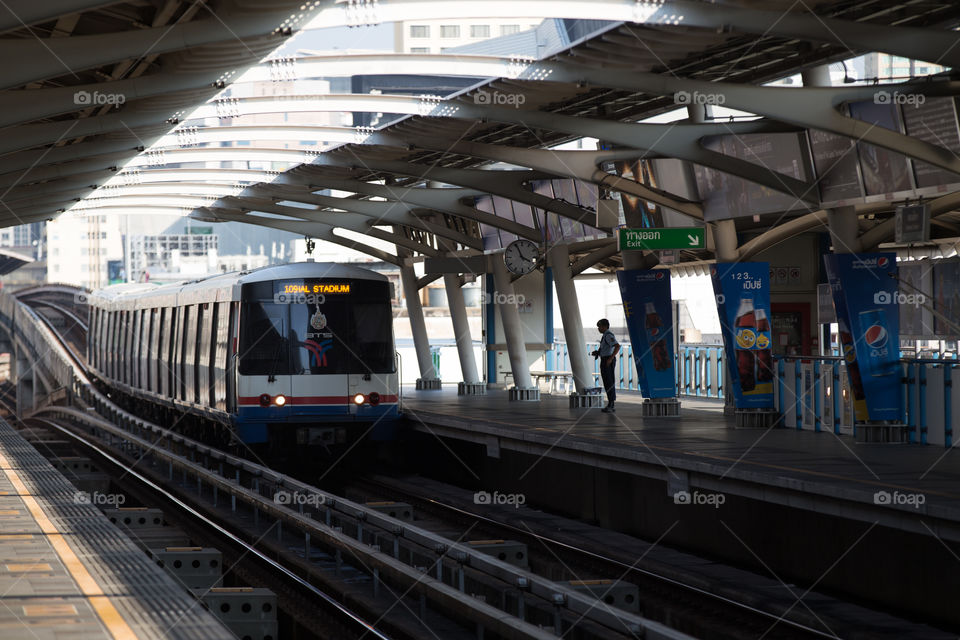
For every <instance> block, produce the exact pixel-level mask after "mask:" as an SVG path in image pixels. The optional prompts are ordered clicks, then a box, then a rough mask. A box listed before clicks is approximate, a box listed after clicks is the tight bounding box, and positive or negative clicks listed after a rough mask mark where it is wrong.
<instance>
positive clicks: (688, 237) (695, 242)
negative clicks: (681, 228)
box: [687, 233, 700, 247]
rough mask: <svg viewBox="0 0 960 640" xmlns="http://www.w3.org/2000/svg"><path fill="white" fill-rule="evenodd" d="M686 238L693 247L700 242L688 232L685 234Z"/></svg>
mask: <svg viewBox="0 0 960 640" xmlns="http://www.w3.org/2000/svg"><path fill="white" fill-rule="evenodd" d="M687 240H689V241H690V246H691V247H694V246H696V245H698V244H700V239H699V238H697V237H696V236H692V235H690V234H689V233H688V234H687Z"/></svg>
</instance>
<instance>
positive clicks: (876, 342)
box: [863, 324, 887, 349]
mask: <svg viewBox="0 0 960 640" xmlns="http://www.w3.org/2000/svg"><path fill="white" fill-rule="evenodd" d="M863 339H864V341H865V342H866V343H867V345H869V346H870V347H871V348H873V349H879V348H880V347H882V346H884V345H885V344H887V330H886V328H884V327H883V326H882V325H879V324H875V325H872V326H870V327H868V328H867V330H866V331H865V332H864V334H863Z"/></svg>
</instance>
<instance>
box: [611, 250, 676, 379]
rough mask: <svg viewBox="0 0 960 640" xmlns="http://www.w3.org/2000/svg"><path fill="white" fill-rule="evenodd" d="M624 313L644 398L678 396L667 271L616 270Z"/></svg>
mask: <svg viewBox="0 0 960 640" xmlns="http://www.w3.org/2000/svg"><path fill="white" fill-rule="evenodd" d="M617 280H618V281H619V283H620V298H621V299H622V300H623V314H624V316H626V318H627V331H629V333H630V344H632V345H633V358H634V360H635V361H636V365H637V374H638V375H639V377H640V392H641V393H642V394H643V396H644V397H645V398H673V397H675V396H676V395H677V391H676V384H677V381H676V376H675V375H674V371H673V303H672V302H671V299H670V272H669V271H667V270H666V269H653V270H650V271H647V270H642V269H630V270H625V271H618V272H617Z"/></svg>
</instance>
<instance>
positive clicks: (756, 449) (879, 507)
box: [403, 387, 960, 541]
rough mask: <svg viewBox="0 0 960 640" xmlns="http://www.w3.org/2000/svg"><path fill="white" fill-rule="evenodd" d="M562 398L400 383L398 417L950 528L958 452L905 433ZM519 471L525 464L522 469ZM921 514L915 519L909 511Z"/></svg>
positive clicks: (764, 495)
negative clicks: (603, 406)
mask: <svg viewBox="0 0 960 640" xmlns="http://www.w3.org/2000/svg"><path fill="white" fill-rule="evenodd" d="M641 402H642V399H641V398H640V397H639V396H638V395H631V394H626V393H620V394H619V396H618V400H617V411H616V413H613V414H606V413H602V412H601V411H600V410H599V409H571V408H569V406H568V401H567V398H566V397H563V396H549V395H547V396H542V399H541V400H540V401H539V402H516V401H510V400H508V398H507V393H506V391H503V390H497V389H490V390H489V392H488V395H487V396H458V395H457V392H456V389H455V388H449V387H444V388H443V389H442V390H439V391H417V390H415V389H413V388H409V389H408V388H404V391H403V406H404V409H405V411H406V412H407V416H408V419H409V423H410V426H411V427H412V428H413V429H415V430H418V431H421V432H424V433H429V434H431V435H435V436H439V437H443V438H451V439H455V440H464V441H468V442H473V443H477V444H481V445H485V446H486V447H487V455H488V456H490V457H498V456H499V455H500V452H501V451H506V450H511V451H516V452H522V453H526V454H530V455H532V456H534V457H535V460H534V463H533V464H537V463H538V461H539V460H541V459H543V460H546V459H552V460H558V461H566V462H571V463H576V464H577V465H587V466H593V467H598V468H602V469H605V470H612V471H618V472H623V473H627V474H631V475H639V476H646V477H650V478H656V479H660V480H664V481H666V482H667V484H668V487H669V494H670V495H673V494H674V493H676V491H690V490H694V489H703V490H707V491H718V492H723V493H725V494H728V495H731V494H732V495H739V496H743V497H745V498H752V499H756V500H763V501H768V502H775V503H779V504H789V505H790V506H792V507H795V508H802V509H809V510H811V511H815V512H819V513H824V514H829V515H837V516H842V517H845V518H855V519H859V520H862V521H864V522H870V523H874V522H876V523H878V524H881V525H885V526H889V527H892V528H895V529H903V530H907V531H911V532H915V533H921V534H924V535H931V534H935V535H937V536H938V537H940V538H941V539H943V540H950V541H958V540H960V454H958V453H956V452H953V451H952V450H950V449H947V450H946V451H944V450H943V449H942V448H940V447H933V446H924V445H917V444H912V445H911V444H860V443H856V442H855V441H854V439H853V438H852V437H849V436H838V435H836V434H834V433H832V432H820V433H815V432H810V431H798V430H796V429H792V428H784V427H777V428H773V429H736V428H734V419H733V417H732V416H725V415H724V414H723V410H722V409H723V403H722V401H719V400H712V399H699V398H688V397H681V398H680V402H681V415H680V416H679V417H643V416H642V415H641V408H640V403H641ZM524 475H526V474H524ZM921 519H922V520H923V522H921Z"/></svg>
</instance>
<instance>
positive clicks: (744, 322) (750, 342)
mask: <svg viewBox="0 0 960 640" xmlns="http://www.w3.org/2000/svg"><path fill="white" fill-rule="evenodd" d="M733 331H734V336H735V340H736V346H735V347H734V348H735V350H736V352H737V374H738V375H739V376H740V390H741V391H743V392H744V393H746V392H748V391H753V389H754V388H755V387H756V386H757V379H756V373H755V371H756V354H755V353H754V346H755V345H756V343H757V316H756V313H755V312H754V310H753V298H747V297H743V298H740V306H739V307H738V308H737V318H736V321H735V322H734V324H733Z"/></svg>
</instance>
